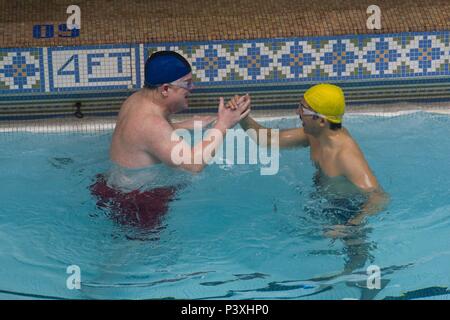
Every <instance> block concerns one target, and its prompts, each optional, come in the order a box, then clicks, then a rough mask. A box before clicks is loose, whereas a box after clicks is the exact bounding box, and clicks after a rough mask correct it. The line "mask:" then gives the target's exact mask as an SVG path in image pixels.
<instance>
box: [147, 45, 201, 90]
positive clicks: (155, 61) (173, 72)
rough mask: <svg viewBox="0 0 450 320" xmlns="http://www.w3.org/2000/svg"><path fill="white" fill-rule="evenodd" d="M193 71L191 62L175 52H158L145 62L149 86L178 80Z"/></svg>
mask: <svg viewBox="0 0 450 320" xmlns="http://www.w3.org/2000/svg"><path fill="white" fill-rule="evenodd" d="M191 71H192V69H191V65H190V64H189V62H188V61H187V60H186V59H185V58H184V57H183V56H182V55H180V54H178V53H176V52H174V51H158V52H155V53H153V54H152V55H151V56H150V57H149V58H148V59H147V61H146V62H145V71H144V74H145V81H144V84H145V85H147V86H156V85H160V84H163V83H170V82H172V81H175V80H178V79H180V78H182V77H184V76H185V75H187V74H188V73H190V72H191Z"/></svg>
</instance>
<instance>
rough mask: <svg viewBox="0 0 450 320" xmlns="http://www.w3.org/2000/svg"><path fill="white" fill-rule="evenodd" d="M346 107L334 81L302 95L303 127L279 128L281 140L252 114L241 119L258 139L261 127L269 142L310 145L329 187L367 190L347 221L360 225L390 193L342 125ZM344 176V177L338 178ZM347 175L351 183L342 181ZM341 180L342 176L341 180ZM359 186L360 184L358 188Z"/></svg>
mask: <svg viewBox="0 0 450 320" xmlns="http://www.w3.org/2000/svg"><path fill="white" fill-rule="evenodd" d="M246 99H250V97H249V96H248V95H246V96H242V97H239V96H235V97H234V98H233V99H232V100H231V101H230V102H229V104H228V105H227V107H229V108H234V107H235V106H237V104H238V102H242V100H246ZM344 111H345V98H344V93H343V91H342V89H341V88H340V87H338V86H336V85H332V84H325V83H323V84H317V85H314V86H312V87H311V88H309V89H308V90H307V91H306V92H305V94H304V95H303V97H302V98H301V99H300V104H299V107H298V109H297V114H298V115H299V116H300V120H301V122H302V124H303V127H302V128H293V129H286V130H280V131H279V139H278V141H274V140H275V139H272V138H271V136H272V135H271V132H272V129H267V128H264V127H263V126H261V125H260V124H259V123H257V122H256V121H255V120H254V119H252V118H251V117H250V116H246V117H245V118H244V119H242V120H241V121H240V124H241V126H242V128H243V129H244V130H248V129H254V130H255V131H253V132H256V136H252V134H251V132H248V133H249V135H250V136H251V138H252V139H253V140H255V141H257V140H258V138H257V137H259V136H260V135H259V131H260V130H261V129H267V130H268V134H269V139H268V142H269V144H273V143H278V145H279V147H281V148H283V147H284V148H290V147H310V148H311V160H312V161H313V163H314V164H315V166H316V167H317V168H318V171H319V172H318V173H319V174H318V175H317V176H318V177H320V179H321V180H322V182H321V183H322V184H324V185H327V188H326V189H332V188H333V187H330V186H333V185H334V189H335V190H336V191H337V192H341V193H342V191H343V190H344V189H345V190H351V189H352V188H351V187H353V189H356V190H357V191H358V192H362V193H364V194H366V195H367V196H368V197H367V202H366V203H365V205H364V206H363V208H362V210H361V211H360V214H358V215H356V216H354V217H352V218H351V219H349V220H348V221H347V223H346V224H347V225H359V224H360V223H361V222H362V220H363V219H364V218H365V217H366V216H367V215H371V214H375V213H376V212H378V211H380V210H381V209H382V207H383V206H384V205H385V204H386V203H387V195H386V194H385V193H384V192H383V190H382V188H381V187H380V185H379V184H378V181H377V179H376V177H375V175H374V174H373V173H372V171H371V169H370V167H369V165H368V163H367V161H366V159H365V158H364V155H363V153H362V151H361V149H360V148H359V146H358V144H357V143H356V141H355V140H354V139H353V138H352V136H351V135H350V133H349V132H348V131H347V129H345V128H343V127H342V117H343V115H344ZM337 177H341V178H340V179H335V178H337ZM342 177H345V178H346V179H345V180H347V184H349V185H352V186H351V187H350V186H345V183H344V184H343V183H342ZM337 180H341V181H340V182H338V181H337ZM354 187H356V188H354Z"/></svg>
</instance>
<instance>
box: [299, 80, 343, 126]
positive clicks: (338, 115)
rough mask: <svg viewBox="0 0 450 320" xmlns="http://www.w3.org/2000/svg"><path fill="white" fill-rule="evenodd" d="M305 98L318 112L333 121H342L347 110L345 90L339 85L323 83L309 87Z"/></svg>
mask: <svg viewBox="0 0 450 320" xmlns="http://www.w3.org/2000/svg"><path fill="white" fill-rule="evenodd" d="M303 97H304V99H305V101H306V102H307V103H308V105H309V106H310V107H311V108H312V109H313V110H314V111H315V112H317V113H320V114H321V115H323V116H325V118H326V119H327V120H328V121H330V122H333V123H341V122H342V116H343V115H344V111H345V98H344V92H343V91H342V89H341V88H339V87H338V86H335V85H332V84H327V83H321V84H316V85H315V86H312V87H311V88H309V89H308V90H307V91H306V92H305V94H304V96H303Z"/></svg>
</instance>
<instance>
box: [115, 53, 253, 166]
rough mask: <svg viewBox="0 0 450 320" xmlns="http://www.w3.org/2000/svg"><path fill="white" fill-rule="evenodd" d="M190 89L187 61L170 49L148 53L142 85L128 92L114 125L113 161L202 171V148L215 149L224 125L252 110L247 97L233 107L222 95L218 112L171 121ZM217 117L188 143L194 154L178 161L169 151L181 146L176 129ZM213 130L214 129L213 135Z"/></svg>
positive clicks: (187, 100)
mask: <svg viewBox="0 0 450 320" xmlns="http://www.w3.org/2000/svg"><path fill="white" fill-rule="evenodd" d="M193 89H194V84H193V80H192V69H191V66H190V64H189V62H188V61H187V60H186V59H185V58H184V57H183V56H181V55H180V54H178V53H176V52H173V51H159V52H156V53H154V54H152V55H151V56H150V57H149V58H148V59H147V61H146V63H145V85H144V88H143V89H141V90H139V91H138V92H136V93H134V94H132V95H131V96H130V97H129V98H128V99H127V100H126V101H125V102H124V103H123V105H122V107H121V109H120V112H119V116H118V119H117V124H116V128H115V130H114V134H113V138H112V143H111V149H110V156H111V160H112V161H113V162H114V163H116V164H118V165H119V166H121V167H125V168H143V167H148V166H151V165H153V164H156V163H164V164H166V165H168V166H172V167H179V168H182V169H185V170H188V171H192V172H198V171H201V170H202V169H203V168H204V167H205V165H206V163H207V162H208V161H209V160H210V158H211V157H209V158H208V157H202V155H203V150H205V149H208V150H209V151H213V152H212V154H214V153H215V151H216V150H217V149H218V148H219V147H220V145H221V143H222V140H223V138H224V136H225V133H226V130H227V129H229V128H232V127H234V126H235V125H236V124H237V123H238V122H239V121H240V120H241V119H242V118H243V117H245V116H247V114H248V113H249V112H250V109H249V105H250V102H246V101H241V103H240V104H239V106H238V108H237V110H233V109H230V108H225V106H224V101H223V98H220V102H219V109H218V114H217V117H197V118H195V117H194V118H193V119H190V120H187V121H184V122H180V123H172V122H171V119H170V117H171V115H173V114H174V113H176V112H179V111H182V110H185V109H186V108H187V107H188V103H189V96H190V95H191V93H192V91H193ZM214 120H217V121H216V123H215V125H214V127H213V128H214V129H216V130H210V131H211V132H213V131H214V132H215V133H217V132H219V135H220V136H219V137H217V136H214V137H211V136H210V135H207V136H205V137H204V139H203V140H202V141H200V142H199V143H198V144H197V145H195V146H194V147H191V146H188V148H189V150H190V151H191V156H192V159H194V158H195V159H198V158H199V157H198V156H199V154H200V159H201V163H198V161H194V160H193V161H187V162H186V161H185V162H182V163H179V162H178V161H175V160H174V159H172V158H173V154H172V151H173V150H174V148H176V147H177V146H179V143H180V142H179V141H176V140H175V141H174V140H173V133H174V131H175V130H176V129H181V128H185V129H191V128H192V127H193V125H194V121H201V123H202V126H203V127H204V126H206V125H208V124H210V123H211V122H212V121H214ZM211 135H212V134H211Z"/></svg>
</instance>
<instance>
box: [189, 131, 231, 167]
mask: <svg viewBox="0 0 450 320" xmlns="http://www.w3.org/2000/svg"><path fill="white" fill-rule="evenodd" d="M226 132H227V127H226V126H225V125H223V124H221V123H219V122H218V123H216V124H215V125H214V127H213V128H212V129H210V130H208V134H207V135H206V136H205V137H204V138H203V140H202V141H200V142H198V143H197V144H196V145H195V146H194V147H193V148H192V149H191V164H190V165H188V166H185V169H187V170H189V171H193V172H200V171H202V170H203V169H204V167H205V166H206V165H207V164H208V162H209V161H211V159H212V158H214V156H215V154H216V152H217V149H218V148H219V147H220V146H221V145H222V142H223V140H224V137H225V135H226Z"/></svg>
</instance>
